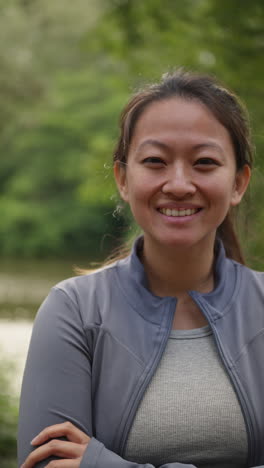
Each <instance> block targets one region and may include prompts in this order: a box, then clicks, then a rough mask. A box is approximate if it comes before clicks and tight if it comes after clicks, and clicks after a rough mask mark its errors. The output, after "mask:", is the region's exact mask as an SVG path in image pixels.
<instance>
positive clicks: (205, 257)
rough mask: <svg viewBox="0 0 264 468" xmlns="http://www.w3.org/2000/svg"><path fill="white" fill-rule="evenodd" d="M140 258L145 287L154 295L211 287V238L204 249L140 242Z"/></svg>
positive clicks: (175, 293) (179, 293)
mask: <svg viewBox="0 0 264 468" xmlns="http://www.w3.org/2000/svg"><path fill="white" fill-rule="evenodd" d="M142 260H143V263H144V267H145V270H146V274H147V278H148V282H149V288H150V289H151V291H152V292H153V293H154V294H156V295H158V296H176V297H180V296H183V295H184V294H185V293H186V291H188V290H196V291H199V292H204V293H206V292H210V291H211V290H212V289H213V287H214V278H213V260H214V242H212V243H211V245H207V247H206V249H203V248H201V246H200V245H198V246H193V247H192V248H182V247H181V248H172V247H168V248H164V246H162V247H160V246H157V245H155V246H152V245H151V244H150V243H149V242H144V248H143V256H142Z"/></svg>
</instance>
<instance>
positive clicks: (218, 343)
mask: <svg viewBox="0 0 264 468" xmlns="http://www.w3.org/2000/svg"><path fill="white" fill-rule="evenodd" d="M192 298H193V300H194V301H195V302H196V303H197V305H198V306H199V308H200V310H201V311H202V312H203V313H204V315H205V317H206V318H207V320H208V322H209V324H210V326H211V328H212V330H213V334H214V337H215V341H216V346H217V349H218V351H219V354H220V357H221V359H222V362H223V363H224V366H225V369H226V371H227V373H228V375H229V378H230V380H231V382H232V384H233V387H234V389H235V392H236V394H237V397H238V400H239V402H240V405H241V409H242V413H243V416H244V420H245V424H246V429H247V435H248V452H249V453H248V466H254V465H255V463H256V462H257V461H256V459H257V455H256V453H254V440H255V439H254V428H253V423H252V420H251V417H250V411H249V409H248V405H247V403H246V400H245V397H244V395H243V393H242V391H241V389H240V386H239V383H238V381H237V378H236V376H235V375H234V374H233V372H232V371H231V369H230V368H229V365H228V361H227V358H226V355H225V352H224V350H223V346H222V343H221V340H220V338H219V336H218V331H217V328H216V327H215V325H214V323H212V321H211V317H210V314H207V310H206V307H205V305H204V304H201V303H200V300H199V298H197V297H195V296H194V295H192Z"/></svg>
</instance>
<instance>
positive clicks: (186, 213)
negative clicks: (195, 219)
mask: <svg viewBox="0 0 264 468" xmlns="http://www.w3.org/2000/svg"><path fill="white" fill-rule="evenodd" d="M200 210H201V208H188V209H186V210H175V209H173V210H171V209H170V208H160V209H159V212H160V213H162V214H164V215H166V216H173V217H181V216H191V215H193V214H195V213H198V211H200Z"/></svg>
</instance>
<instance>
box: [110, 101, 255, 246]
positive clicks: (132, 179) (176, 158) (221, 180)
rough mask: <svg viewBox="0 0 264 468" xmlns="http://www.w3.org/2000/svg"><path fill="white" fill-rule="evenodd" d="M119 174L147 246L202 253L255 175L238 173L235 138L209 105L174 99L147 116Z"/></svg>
mask: <svg viewBox="0 0 264 468" xmlns="http://www.w3.org/2000/svg"><path fill="white" fill-rule="evenodd" d="M115 177H116V181H117V185H118V187H119V191H120V194H121V196H122V198H123V199H124V200H125V201H126V202H127V203H129V205H130V208H131V211H132V213H133V215H134V218H135V220H136V222H137V223H138V224H139V225H140V226H141V228H142V229H143V231H144V235H145V242H151V243H152V244H153V245H155V244H156V246H157V245H158V244H159V245H163V246H170V247H176V246H180V247H181V248H182V247H187V248H190V247H192V246H194V245H200V246H201V248H202V247H204V246H207V247H209V246H210V247H211V246H212V245H213V243H214V240H215V234H216V229H217V227H218V226H219V225H220V224H221V223H222V221H223V220H224V218H225V216H226V214H227V212H228V210H229V208H230V207H231V206H235V205H237V204H238V203H239V202H240V200H241V198H242V196H243V194H244V192H245V190H246V187H247V184H248V181H249V177H250V170H249V168H248V166H245V167H244V169H243V170H241V171H239V172H237V170H236V162H235V154H234V149H233V145H232V142H231V139H230V135H229V133H228V131H227V130H226V128H225V127H224V126H223V125H222V124H221V123H220V122H219V121H218V120H217V119H216V118H215V117H214V115H213V114H212V113H211V111H210V110H209V109H208V108H207V107H206V106H205V105H203V104H202V103H200V102H199V101H197V100H185V99H183V98H170V99H167V100H163V101H157V102H153V103H152V104H150V105H149V106H148V107H147V108H146V109H145V111H144V112H143V114H142V115H141V116H140V118H139V120H138V121H137V123H136V126H135V129H134V133H133V136H132V140H131V144H130V149H129V153H128V158H127V164H126V165H125V166H124V167H123V166H122V165H119V164H118V163H116V165H115Z"/></svg>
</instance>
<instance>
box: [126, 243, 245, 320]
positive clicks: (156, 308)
mask: <svg viewBox="0 0 264 468" xmlns="http://www.w3.org/2000/svg"><path fill="white" fill-rule="evenodd" d="M142 245H143V236H141V237H139V238H137V239H136V241H135V243H134V245H133V248H132V251H131V254H130V255H129V256H128V257H127V258H125V259H123V260H120V261H118V262H117V272H118V279H119V282H120V283H121V288H122V290H123V292H124V293H125V295H126V298H127V300H128V301H129V302H130V304H131V305H132V307H133V308H134V309H136V310H137V312H139V313H141V314H142V315H144V316H145V317H146V318H148V319H149V320H151V321H154V322H157V323H160V322H161V317H160V315H161V308H163V307H166V306H167V305H170V307H176V304H177V298H175V297H170V296H167V297H159V296H155V295H154V294H153V293H152V292H151V291H150V290H149V288H148V281H147V276H146V273H145V270H144V266H143V264H142V262H141V261H140V258H139V252H140V250H141V249H142ZM237 266H238V264H237V263H236V262H235V261H233V260H230V259H228V258H227V257H226V253H225V249H224V246H223V244H222V242H221V240H219V239H218V240H217V242H216V256H215V265H214V273H215V288H214V290H213V291H211V292H210V293H199V292H197V291H189V292H188V293H189V294H190V296H191V297H192V298H193V299H194V300H195V301H196V302H197V303H199V305H200V307H205V308H206V310H207V312H208V314H209V315H211V317H212V319H213V320H215V319H217V318H220V317H221V316H222V315H223V314H224V313H225V312H226V310H227V308H229V307H230V304H231V301H232V298H233V297H234V292H235V290H236V285H237V282H238V281H237V280H238V268H237Z"/></svg>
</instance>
